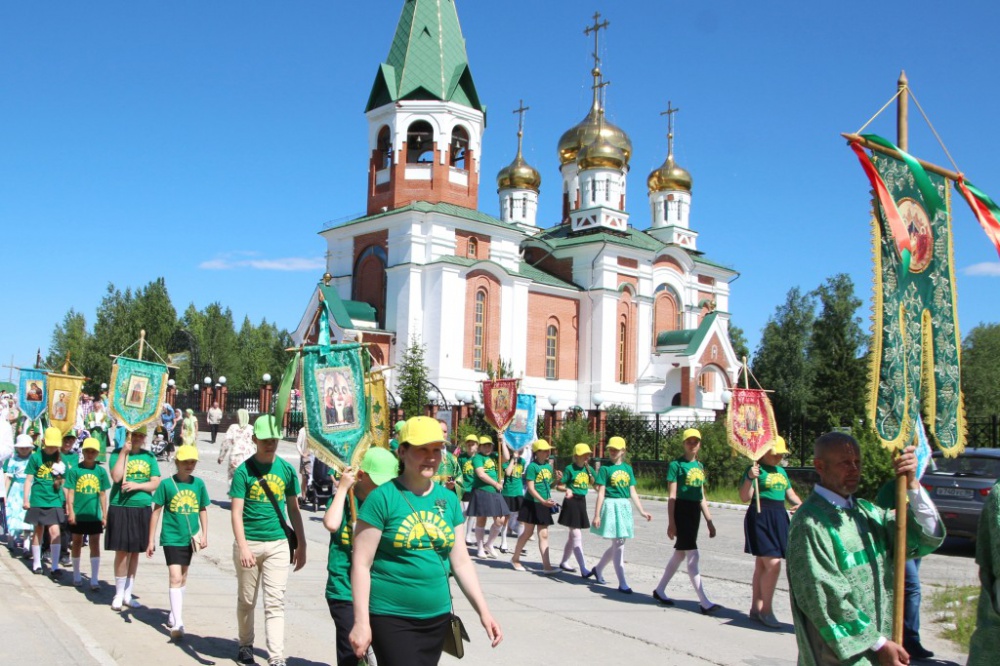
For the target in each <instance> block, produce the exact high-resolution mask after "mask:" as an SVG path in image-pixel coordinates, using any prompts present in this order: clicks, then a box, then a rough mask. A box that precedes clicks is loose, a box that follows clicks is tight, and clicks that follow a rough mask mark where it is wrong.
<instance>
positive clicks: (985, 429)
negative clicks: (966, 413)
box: [965, 414, 1000, 448]
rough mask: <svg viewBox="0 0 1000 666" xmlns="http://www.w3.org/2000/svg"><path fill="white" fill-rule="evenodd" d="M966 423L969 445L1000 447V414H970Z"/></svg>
mask: <svg viewBox="0 0 1000 666" xmlns="http://www.w3.org/2000/svg"><path fill="white" fill-rule="evenodd" d="M965 423H966V428H967V432H968V436H967V439H966V443H967V445H968V446H976V447H981V446H986V447H991V448H997V447H1000V416H998V415H996V414H994V415H993V416H975V417H973V416H970V417H969V418H967V419H966V421H965Z"/></svg>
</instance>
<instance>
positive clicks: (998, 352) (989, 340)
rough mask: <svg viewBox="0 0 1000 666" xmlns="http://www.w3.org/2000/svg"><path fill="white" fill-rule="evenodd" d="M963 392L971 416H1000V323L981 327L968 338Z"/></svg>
mask: <svg viewBox="0 0 1000 666" xmlns="http://www.w3.org/2000/svg"><path fill="white" fill-rule="evenodd" d="M962 393H963V394H964V395H965V412H966V413H967V414H969V415H970V416H973V417H977V416H979V417H981V416H990V415H993V414H1000V324H979V325H978V326H976V327H975V328H973V329H972V330H971V331H969V333H968V335H966V336H965V340H964V341H963V342H962Z"/></svg>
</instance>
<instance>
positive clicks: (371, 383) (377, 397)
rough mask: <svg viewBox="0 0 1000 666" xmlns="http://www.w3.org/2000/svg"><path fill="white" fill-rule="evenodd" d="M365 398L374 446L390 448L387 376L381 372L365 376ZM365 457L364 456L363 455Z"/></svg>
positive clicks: (369, 373) (376, 371)
mask: <svg viewBox="0 0 1000 666" xmlns="http://www.w3.org/2000/svg"><path fill="white" fill-rule="evenodd" d="M365 396H366V397H367V398H368V405H369V410H368V411H369V414H370V420H371V423H370V432H371V436H372V443H371V445H372V446H381V447H382V448H384V449H387V448H389V397H388V395H387V393H386V389H385V376H384V375H383V374H382V371H381V370H372V371H371V372H368V373H366V374H365ZM362 455H363V454H362Z"/></svg>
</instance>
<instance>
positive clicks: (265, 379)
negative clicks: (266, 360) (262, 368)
mask: <svg viewBox="0 0 1000 666" xmlns="http://www.w3.org/2000/svg"><path fill="white" fill-rule="evenodd" d="M261 379H263V380H264V383H265V384H267V383H269V382H270V381H271V375H270V374H268V373H266V372H265V373H264V376H263V377H261Z"/></svg>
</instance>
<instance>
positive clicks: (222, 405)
mask: <svg viewBox="0 0 1000 666" xmlns="http://www.w3.org/2000/svg"><path fill="white" fill-rule="evenodd" d="M228 396H229V388H228V387H227V386H226V377H225V376H222V377H219V396H218V400H219V409H221V410H222V411H223V412H225V411H226V398H227V397H228Z"/></svg>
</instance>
